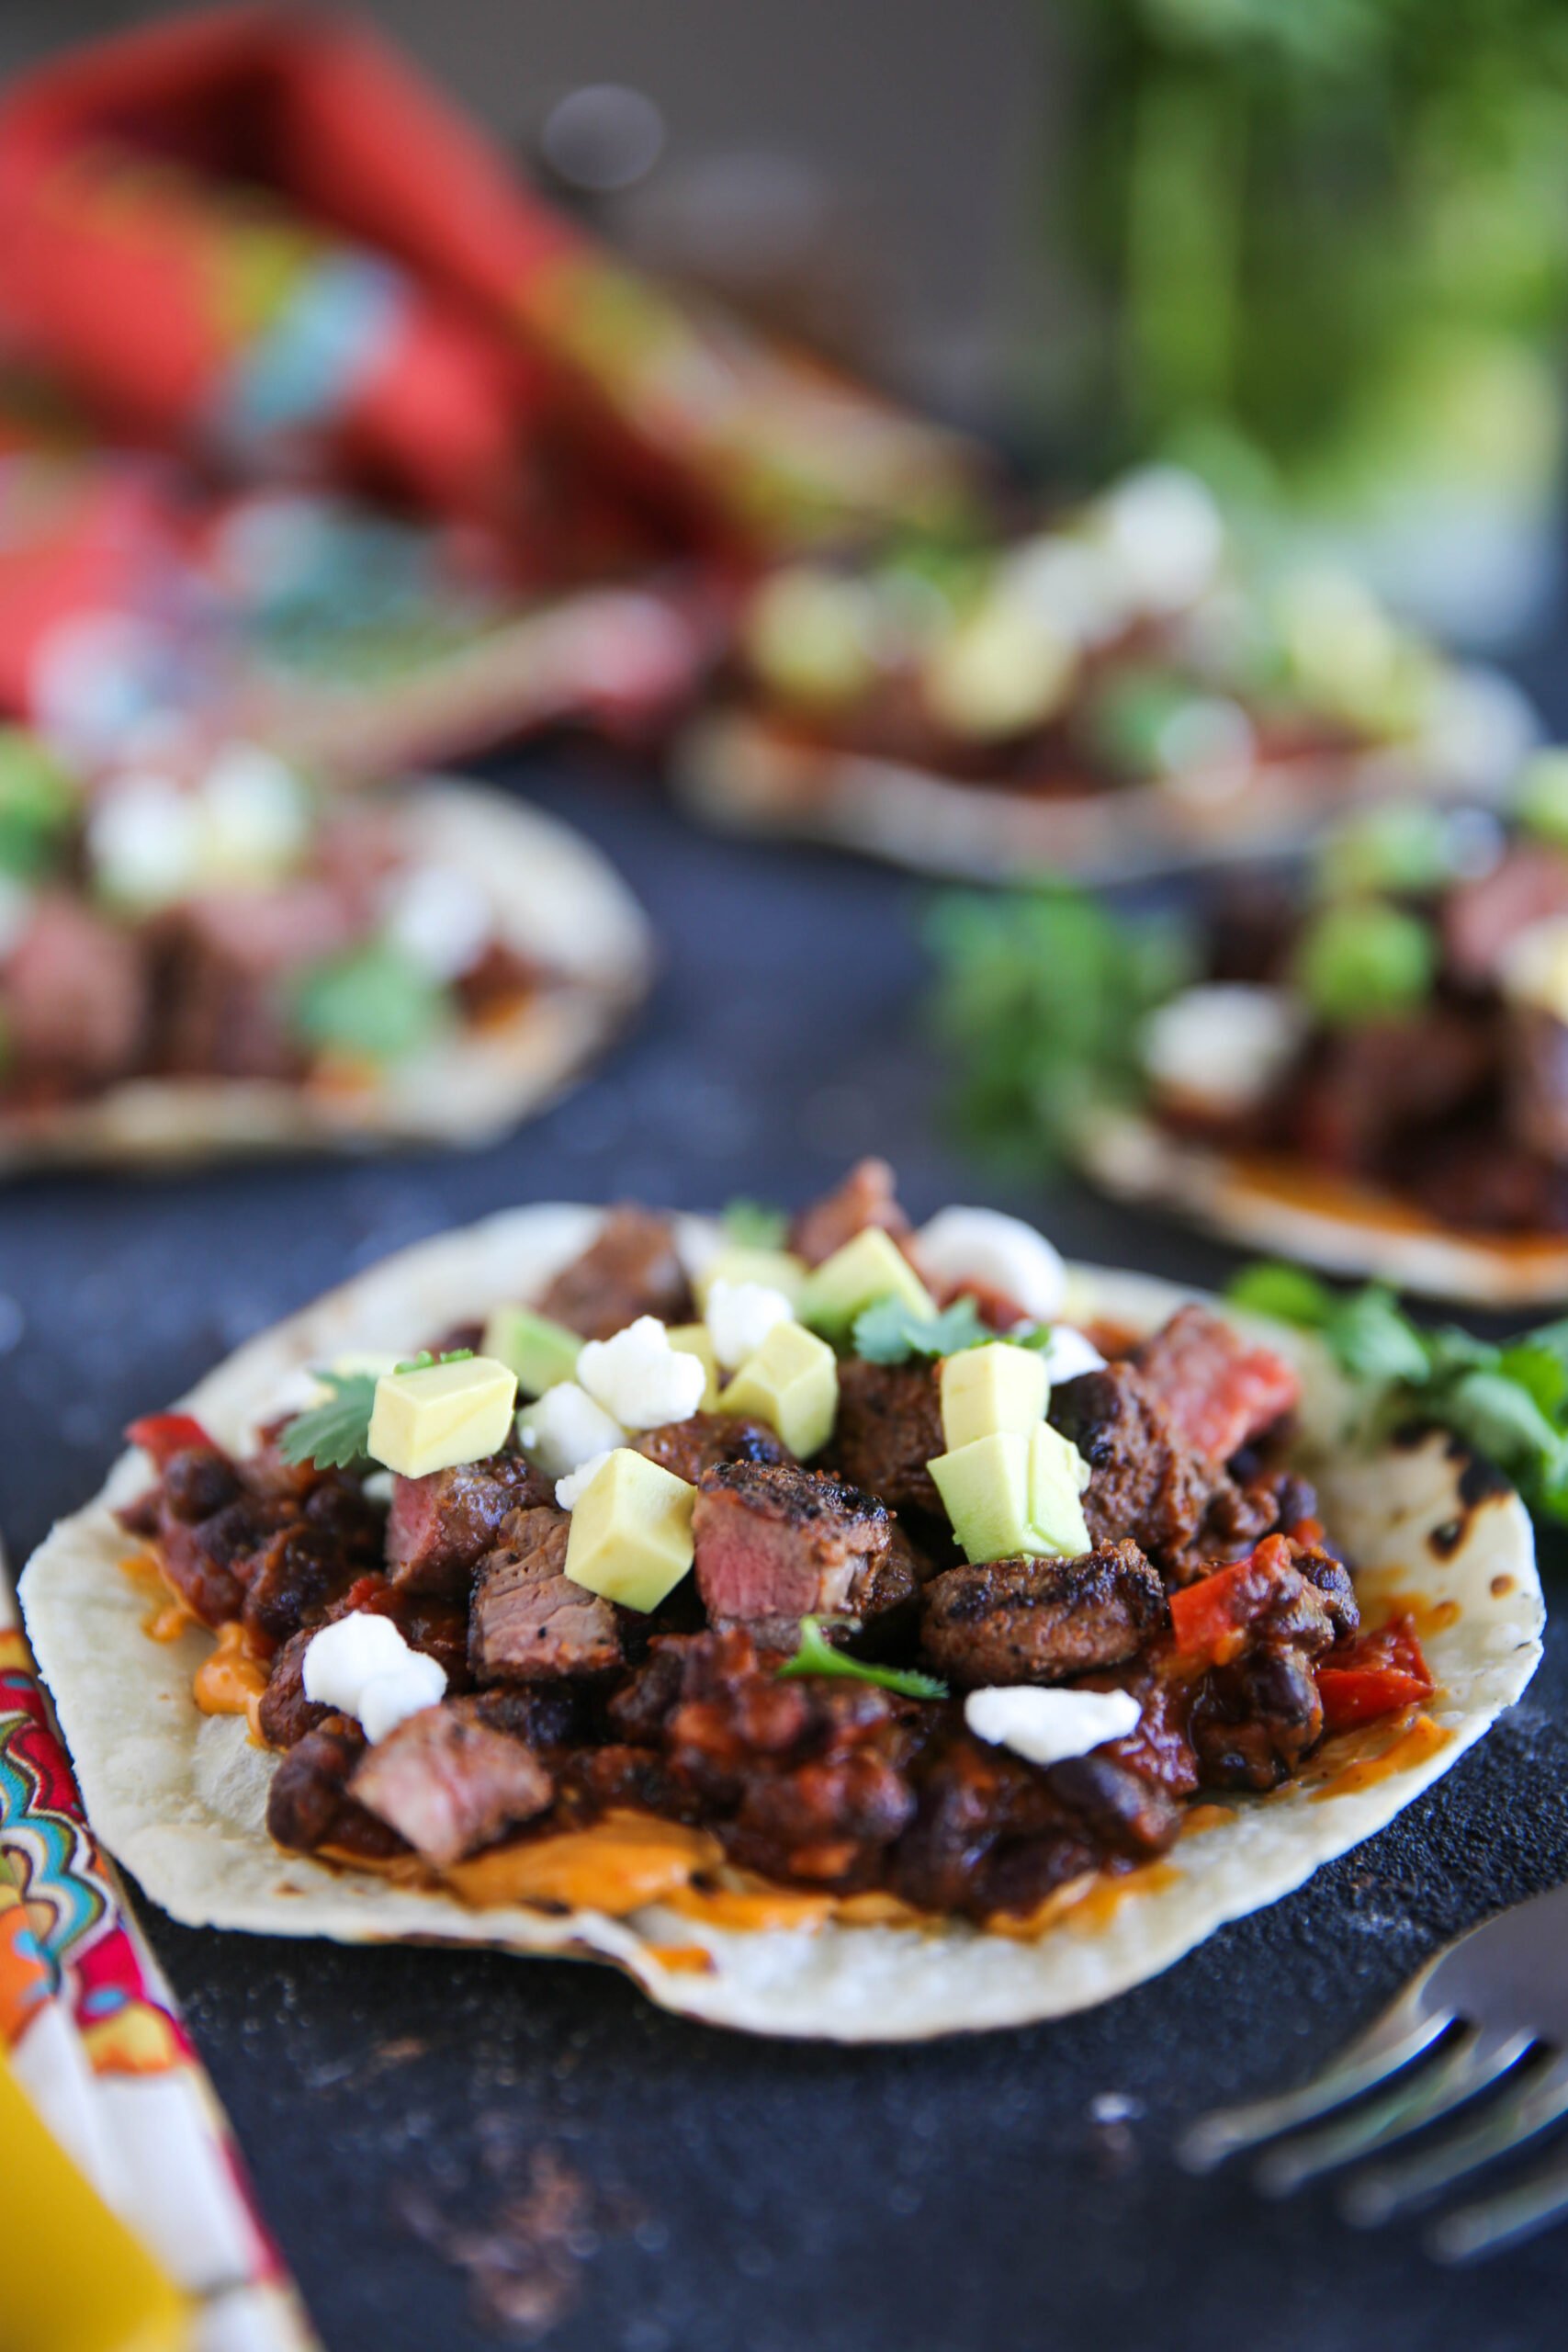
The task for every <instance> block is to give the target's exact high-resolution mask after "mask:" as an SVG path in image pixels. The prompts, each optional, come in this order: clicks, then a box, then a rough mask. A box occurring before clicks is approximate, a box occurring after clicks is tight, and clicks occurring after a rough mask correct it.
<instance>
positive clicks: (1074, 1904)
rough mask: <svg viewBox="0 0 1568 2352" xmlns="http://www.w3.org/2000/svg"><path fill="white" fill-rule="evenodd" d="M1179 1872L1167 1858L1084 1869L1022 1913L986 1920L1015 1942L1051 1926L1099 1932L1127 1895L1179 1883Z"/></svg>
mask: <svg viewBox="0 0 1568 2352" xmlns="http://www.w3.org/2000/svg"><path fill="white" fill-rule="evenodd" d="M1180 1877H1181V1872H1180V1871H1179V1870H1176V1869H1174V1868H1173V1867H1172V1865H1171V1864H1170V1863H1169V1862H1145V1863H1144V1864H1143V1865H1142V1866H1141V1867H1140V1868H1139V1869H1137V1870H1135V1871H1086V1873H1085V1874H1084V1876H1083V1877H1082V1878H1075V1879H1072V1880H1070V1881H1069V1882H1068V1883H1067V1884H1066V1886H1058V1887H1055V1888H1054V1889H1053V1891H1052V1892H1051V1894H1048V1895H1047V1896H1046V1897H1045V1900H1044V1902H1043V1903H1042V1904H1041V1905H1039V1906H1038V1908H1037V1909H1035V1910H1033V1911H1028V1912H1025V1913H1024V1914H1023V1915H1022V1916H1021V1917H1013V1918H1009V1917H1003V1916H1001V1915H1000V1914H998V1916H997V1917H995V1918H991V1919H987V1922H986V1926H987V1930H988V1932H989V1933H990V1934H992V1935H994V1936H1009V1937H1010V1938H1011V1939H1012V1940H1013V1941H1014V1942H1015V1943H1034V1942H1036V1941H1038V1939H1040V1938H1041V1937H1042V1936H1043V1935H1046V1934H1048V1933H1049V1932H1050V1930H1051V1929H1052V1928H1062V1927H1065V1928H1071V1930H1072V1932H1073V1933H1074V1935H1077V1936H1098V1935H1100V1934H1101V1933H1102V1932H1103V1930H1104V1929H1105V1928H1109V1927H1110V1925H1111V1920H1112V1919H1113V1918H1114V1917H1115V1916H1116V1914H1117V1912H1118V1911H1119V1910H1120V1909H1121V1907H1122V1904H1123V1903H1124V1902H1125V1901H1126V1900H1127V1898H1128V1896H1129V1895H1135V1894H1160V1893H1162V1892H1163V1890H1164V1889H1165V1888H1166V1887H1168V1886H1175V1885H1176V1884H1178V1883H1179V1880H1180Z"/></svg>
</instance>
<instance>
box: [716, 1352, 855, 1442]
mask: <svg viewBox="0 0 1568 2352" xmlns="http://www.w3.org/2000/svg"><path fill="white" fill-rule="evenodd" d="M718 1401H719V1404H720V1406H721V1408H723V1410H724V1411H725V1412H727V1413H751V1414H754V1415H755V1416H756V1418H757V1419H758V1420H761V1421H766V1422H767V1424H768V1426H769V1428H770V1429H772V1430H776V1431H777V1432H778V1434H779V1436H780V1437H781V1438H783V1440H784V1443H785V1444H786V1445H787V1446H788V1448H789V1450H790V1452H791V1453H793V1454H795V1455H797V1456H798V1457H799V1459H800V1460H801V1461H802V1462H804V1461H805V1460H806V1459H807V1456H808V1455H810V1454H813V1453H818V1452H819V1451H820V1449H821V1448H822V1447H823V1446H825V1445H826V1444H827V1442H828V1440H829V1438H830V1437H831V1436H832V1434H833V1423H834V1421H835V1420H836V1419H837V1418H838V1412H839V1363H838V1358H837V1357H836V1356H835V1355H834V1353H833V1351H832V1349H831V1348H830V1347H829V1345H828V1343H827V1341H826V1340H819V1339H818V1338H817V1337H816V1335H815V1334H814V1333H813V1332H810V1331H807V1329H804V1327H803V1326H802V1325H801V1324H799V1323H775V1324H774V1326H773V1329H772V1330H771V1331H770V1332H769V1333H768V1336H767V1338H766V1339H765V1340H763V1342H762V1344H761V1347H760V1348H759V1349H758V1350H757V1351H756V1353H755V1354H754V1355H750V1356H748V1357H747V1359H746V1361H745V1363H743V1364H742V1365H741V1367H740V1369H739V1372H738V1373H737V1374H736V1375H735V1377H734V1379H733V1380H732V1381H731V1382H730V1383H729V1385H728V1388H725V1389H723V1390H722V1391H721V1392H720V1395H719V1400H718Z"/></svg>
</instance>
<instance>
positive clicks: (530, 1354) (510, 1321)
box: [480, 1306, 582, 1397]
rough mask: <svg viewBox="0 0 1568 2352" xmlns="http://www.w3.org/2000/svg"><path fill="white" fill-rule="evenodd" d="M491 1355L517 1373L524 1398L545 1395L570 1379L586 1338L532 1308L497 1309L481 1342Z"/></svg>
mask: <svg viewBox="0 0 1568 2352" xmlns="http://www.w3.org/2000/svg"><path fill="white" fill-rule="evenodd" d="M480 1345H481V1347H482V1349H483V1351H484V1353H485V1354H486V1355H487V1356H494V1357H495V1359H496V1361H497V1363H504V1364H509V1365H510V1366H511V1368H512V1370H513V1372H514V1373H515V1374H517V1393H518V1395H519V1396H520V1397H542V1396H543V1395H544V1393H545V1391H546V1389H547V1388H553V1387H554V1386H555V1385H556V1384H557V1382H558V1381H561V1380H570V1379H572V1378H574V1377H575V1375H576V1372H577V1359H578V1357H579V1356H580V1355H581V1352H582V1335H581V1332H578V1331H569V1330H568V1329H567V1328H566V1325H565V1324H564V1323H552V1322H551V1320H550V1318H549V1317H548V1316H547V1315H536V1314H535V1312H534V1310H533V1308H532V1307H531V1306H493V1307H491V1313H490V1320H489V1321H488V1322H487V1323H486V1325H485V1335H484V1339H483V1340H482V1341H481V1342H480Z"/></svg>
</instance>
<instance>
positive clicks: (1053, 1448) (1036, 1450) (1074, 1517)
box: [1029, 1421, 1089, 1559]
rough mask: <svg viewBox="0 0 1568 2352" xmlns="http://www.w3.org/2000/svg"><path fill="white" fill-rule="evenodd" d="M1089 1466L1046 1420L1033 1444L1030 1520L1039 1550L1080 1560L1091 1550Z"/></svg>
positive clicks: (1031, 1447)
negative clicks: (1086, 1511)
mask: <svg viewBox="0 0 1568 2352" xmlns="http://www.w3.org/2000/svg"><path fill="white" fill-rule="evenodd" d="M1088 1484H1089V1464H1088V1463H1087V1462H1086V1461H1085V1460H1084V1458H1083V1455H1082V1454H1081V1453H1079V1452H1078V1450H1077V1446H1076V1445H1074V1444H1073V1443H1072V1442H1071V1440H1070V1439H1068V1438H1065V1437H1064V1436H1063V1435H1062V1433H1061V1431H1060V1430H1054V1429H1053V1428H1052V1427H1051V1424H1050V1422H1049V1421H1042V1422H1041V1423H1040V1426H1039V1428H1038V1429H1037V1430H1035V1431H1034V1434H1033V1436H1032V1438H1031V1439H1030V1441H1029V1517H1030V1521H1031V1524H1032V1527H1033V1529H1034V1532H1035V1534H1036V1536H1037V1537H1038V1538H1039V1541H1038V1543H1037V1544H1034V1546H1033V1547H1032V1548H1033V1549H1034V1550H1036V1551H1042V1550H1043V1551H1047V1552H1059V1553H1061V1555H1063V1557H1064V1558H1065V1559H1076V1558H1077V1555H1078V1554H1079V1553H1080V1552H1087V1551H1088V1550H1089V1529H1088V1527H1087V1525H1086V1524H1085V1521H1084V1515H1083V1490H1084V1488H1085V1487H1087V1486H1088Z"/></svg>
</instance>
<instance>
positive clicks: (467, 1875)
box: [445, 1812, 724, 1919]
mask: <svg viewBox="0 0 1568 2352" xmlns="http://www.w3.org/2000/svg"><path fill="white" fill-rule="evenodd" d="M723 1860H724V1857H723V1854H722V1852H721V1851H720V1849H719V1845H718V1841H717V1839H716V1838H710V1837H709V1836H708V1835H707V1833H706V1832H705V1830H701V1829H688V1828H686V1827H685V1826H683V1825H682V1823H680V1822H678V1821H660V1819H659V1818H658V1817H657V1816H656V1815H653V1814H645V1813H621V1812H616V1813H607V1814H606V1815H605V1816H604V1820H603V1821H596V1822H594V1823H593V1824H592V1826H591V1827H589V1828H587V1829H564V1830H561V1831H559V1832H558V1833H557V1834H556V1835H555V1836H553V1837H548V1838H525V1839H524V1840H523V1841H522V1842H520V1843H519V1844H516V1845H512V1846H495V1847H492V1848H491V1849H490V1851H489V1852H488V1853H482V1854H475V1855H474V1856H473V1857H472V1859H471V1860H468V1861H466V1862H454V1863H453V1864H452V1865H451V1867H450V1869H448V1870H447V1871H446V1873H445V1876H446V1883H447V1884H448V1885H449V1886H450V1887H451V1889H452V1891H453V1893H454V1894H457V1895H458V1896H460V1897H461V1899H462V1900H463V1901H464V1902H465V1903H470V1904H472V1905H474V1907H475V1908H476V1909H477V1910H488V1909H491V1907H492V1906H494V1905H497V1904H506V1903H543V1904H550V1905H558V1906H559V1907H560V1908H561V1909H562V1910H567V1911H602V1912H604V1913H606V1914H607V1915H608V1916H609V1917H611V1918H613V1919H614V1918H619V1917H622V1916H623V1915H624V1914H625V1913H626V1912H627V1911H637V1910H640V1909H641V1908H642V1906H643V1905H644V1904H645V1903H660V1902H663V1901H664V1900H665V1899H666V1898H667V1897H669V1896H670V1895H671V1894H679V1893H680V1892H681V1891H682V1889H683V1888H685V1887H687V1886H689V1885H690V1883H691V1882H692V1880H693V1879H694V1877H696V1876H697V1875H698V1873H699V1872H703V1871H716V1870H717V1869H718V1867H719V1866H720V1864H721V1863H722V1861H723Z"/></svg>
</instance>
